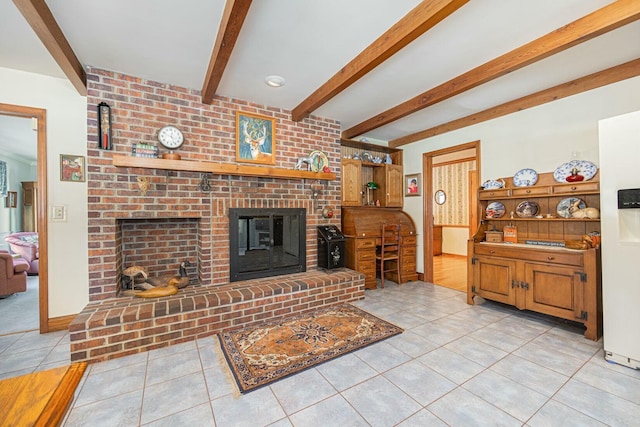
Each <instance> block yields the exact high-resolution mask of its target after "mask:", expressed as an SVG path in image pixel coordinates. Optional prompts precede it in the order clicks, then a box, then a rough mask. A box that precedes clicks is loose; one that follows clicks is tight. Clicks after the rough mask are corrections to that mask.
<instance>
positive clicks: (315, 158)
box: [309, 150, 329, 172]
mask: <svg viewBox="0 0 640 427" xmlns="http://www.w3.org/2000/svg"><path fill="white" fill-rule="evenodd" d="M309 157H310V158H311V159H312V161H311V170H312V171H313V172H321V171H322V169H323V168H324V167H325V166H329V159H327V155H326V154H324V153H323V152H322V151H320V150H315V151H312V152H311V153H309Z"/></svg>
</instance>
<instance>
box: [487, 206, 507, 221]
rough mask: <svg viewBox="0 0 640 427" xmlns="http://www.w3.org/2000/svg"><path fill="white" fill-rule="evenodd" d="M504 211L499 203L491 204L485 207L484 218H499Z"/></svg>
mask: <svg viewBox="0 0 640 427" xmlns="http://www.w3.org/2000/svg"><path fill="white" fill-rule="evenodd" d="M505 212H506V209H505V208H504V205H503V204H502V203H500V202H491V203H489V204H488V205H487V210H486V216H487V218H501V217H502V216H503V215H504V213H505Z"/></svg>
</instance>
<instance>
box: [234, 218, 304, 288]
mask: <svg viewBox="0 0 640 427" xmlns="http://www.w3.org/2000/svg"><path fill="white" fill-rule="evenodd" d="M305 237H306V209H304V208H281V209H250V208H232V209H230V210H229V249H230V251H229V253H230V269H231V270H230V281H231V282H236V281H240V280H247V279H256V278H259V277H270V276H279V275H283V274H292V273H299V272H303V271H306V268H307V267H306V242H305Z"/></svg>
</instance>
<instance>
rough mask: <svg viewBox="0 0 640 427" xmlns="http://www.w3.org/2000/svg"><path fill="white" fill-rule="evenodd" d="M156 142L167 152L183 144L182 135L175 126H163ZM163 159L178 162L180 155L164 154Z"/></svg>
mask: <svg viewBox="0 0 640 427" xmlns="http://www.w3.org/2000/svg"><path fill="white" fill-rule="evenodd" d="M158 141H160V144H162V146H163V147H165V148H167V149H169V150H175V149H176V148H180V147H181V146H182V144H183V143H184V135H182V131H181V130H180V129H178V128H177V127H175V126H165V127H163V128H162V129H160V131H159V132H158ZM162 158H163V159H173V160H180V155H178V154H175V153H165V154H163V155H162Z"/></svg>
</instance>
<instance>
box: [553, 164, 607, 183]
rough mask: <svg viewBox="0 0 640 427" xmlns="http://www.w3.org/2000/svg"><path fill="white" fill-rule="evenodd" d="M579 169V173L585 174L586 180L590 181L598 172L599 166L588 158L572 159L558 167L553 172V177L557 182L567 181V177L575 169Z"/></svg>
mask: <svg viewBox="0 0 640 427" xmlns="http://www.w3.org/2000/svg"><path fill="white" fill-rule="evenodd" d="M574 168H575V169H577V170H578V174H580V175H582V176H584V180H585V181H589V180H590V179H591V178H593V177H594V176H595V175H596V173H597V172H598V167H597V166H596V165H594V164H593V163H591V162H588V161H586V160H571V161H570V162H567V163H563V164H561V165H560V166H558V167H557V168H556V170H555V171H554V172H553V179H555V180H556V181H557V182H563V183H566V182H567V177H568V176H571V171H572V170H573V169H574Z"/></svg>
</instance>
